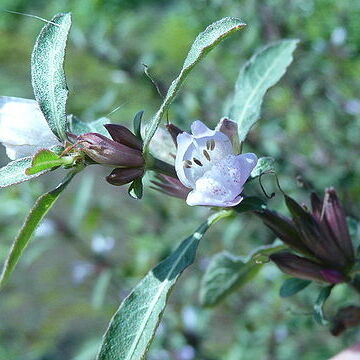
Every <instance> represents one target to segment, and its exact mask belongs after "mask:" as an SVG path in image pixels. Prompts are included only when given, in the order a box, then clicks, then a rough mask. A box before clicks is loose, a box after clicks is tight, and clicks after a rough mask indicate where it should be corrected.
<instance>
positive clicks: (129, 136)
mask: <svg viewBox="0 0 360 360" xmlns="http://www.w3.org/2000/svg"><path fill="white" fill-rule="evenodd" d="M104 126H105V128H106V130H107V131H108V132H109V134H110V136H111V137H112V139H113V140H114V141H116V142H118V143H120V144H123V145H126V146H129V147H131V148H133V149H137V150H142V141H141V140H140V139H139V138H137V137H136V136H135V135H134V134H133V133H132V132H131V131H130V130H129V129H128V128H127V127H125V126H123V125H117V124H106V125H104Z"/></svg>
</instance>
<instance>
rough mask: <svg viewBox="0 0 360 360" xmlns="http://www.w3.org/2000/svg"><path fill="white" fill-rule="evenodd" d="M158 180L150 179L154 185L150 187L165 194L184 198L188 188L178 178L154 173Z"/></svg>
mask: <svg viewBox="0 0 360 360" xmlns="http://www.w3.org/2000/svg"><path fill="white" fill-rule="evenodd" d="M156 178H157V179H158V181H155V180H152V181H151V182H152V183H153V184H154V185H155V186H151V188H152V189H154V190H157V191H160V192H162V193H164V194H166V195H169V196H173V197H177V198H179V199H186V197H187V196H188V194H189V192H190V189H189V188H187V187H185V186H184V185H183V184H182V183H181V182H180V180H179V179H177V178H173V177H171V176H167V175H160V174H158V175H156Z"/></svg>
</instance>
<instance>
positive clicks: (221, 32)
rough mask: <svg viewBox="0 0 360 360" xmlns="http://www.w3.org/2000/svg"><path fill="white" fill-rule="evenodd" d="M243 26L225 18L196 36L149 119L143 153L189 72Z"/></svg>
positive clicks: (238, 22) (236, 21) (235, 20)
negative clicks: (159, 104) (157, 107)
mask: <svg viewBox="0 0 360 360" xmlns="http://www.w3.org/2000/svg"><path fill="white" fill-rule="evenodd" d="M245 25H246V24H244V23H243V22H242V21H241V20H239V19H236V18H232V17H226V18H223V19H221V20H219V21H216V22H214V23H213V24H211V25H209V26H208V27H207V28H206V29H205V30H204V31H203V32H202V33H200V34H199V35H198V36H197V38H196V39H195V41H194V43H193V44H192V46H191V49H190V51H189V53H188V55H187V57H186V59H185V62H184V65H183V67H182V69H181V71H180V74H179V76H178V77H177V78H176V79H175V80H174V81H173V82H172V84H171V85H170V87H169V90H168V92H167V94H166V96H165V99H164V101H163V103H162V104H161V106H160V108H159V110H158V112H157V113H156V114H155V116H154V117H153V118H152V119H151V121H150V123H149V125H148V127H147V129H146V134H145V139H144V150H145V151H146V149H147V148H148V146H149V143H150V140H151V139H152V137H153V136H154V134H155V132H156V129H157V128H158V126H159V125H160V122H161V119H162V117H163V116H164V114H165V112H166V110H167V109H168V108H169V106H170V104H171V103H172V101H173V100H174V98H175V96H176V94H177V92H178V91H179V89H180V86H181V84H182V83H183V82H184V80H185V78H186V77H187V75H188V74H189V73H190V71H191V70H192V69H193V68H194V66H195V65H196V64H197V63H198V62H199V61H200V60H201V59H202V58H203V57H204V56H205V55H206V54H207V53H208V52H209V51H210V50H211V49H212V48H214V47H215V46H216V45H218V44H219V43H220V42H221V41H222V40H224V39H226V38H227V37H228V36H229V35H231V34H233V33H234V32H235V31H237V30H240V29H242V28H243V27H244V26H245Z"/></svg>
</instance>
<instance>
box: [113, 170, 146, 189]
mask: <svg viewBox="0 0 360 360" xmlns="http://www.w3.org/2000/svg"><path fill="white" fill-rule="evenodd" d="M143 175H144V169H142V168H117V169H114V170H113V171H112V172H111V173H110V175H108V176H107V177H106V181H107V182H108V183H109V184H111V185H115V186H121V185H125V184H128V183H130V182H132V181H133V180H135V179H137V178H139V177H141V176H143Z"/></svg>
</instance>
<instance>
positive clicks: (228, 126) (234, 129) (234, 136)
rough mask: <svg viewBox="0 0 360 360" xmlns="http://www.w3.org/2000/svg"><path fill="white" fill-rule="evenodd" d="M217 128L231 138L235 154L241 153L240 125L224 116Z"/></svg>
mask: <svg viewBox="0 0 360 360" xmlns="http://www.w3.org/2000/svg"><path fill="white" fill-rule="evenodd" d="M215 130H216V131H220V132H222V133H223V134H225V135H226V136H227V137H228V138H229V139H230V141H231V144H232V146H233V152H234V154H240V141H239V134H238V125H237V123H236V122H235V121H232V120H230V119H228V118H226V117H224V118H222V119H221V120H220V121H219V123H218V124H217V126H216V128H215Z"/></svg>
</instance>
